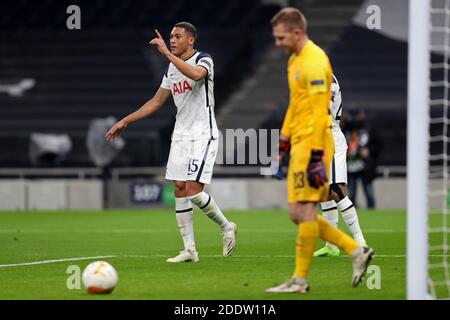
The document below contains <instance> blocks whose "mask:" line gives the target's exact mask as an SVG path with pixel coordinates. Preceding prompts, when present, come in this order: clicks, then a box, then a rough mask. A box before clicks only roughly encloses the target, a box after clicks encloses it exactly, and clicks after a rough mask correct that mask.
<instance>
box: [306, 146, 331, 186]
mask: <svg viewBox="0 0 450 320" xmlns="http://www.w3.org/2000/svg"><path fill="white" fill-rule="evenodd" d="M306 177H307V179H308V182H309V185H310V186H311V187H313V188H315V189H319V187H321V186H323V185H324V184H325V183H326V182H327V181H328V178H327V170H326V168H325V164H324V163H323V151H322V150H311V159H310V160H309V164H308V169H306Z"/></svg>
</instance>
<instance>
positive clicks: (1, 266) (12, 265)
mask: <svg viewBox="0 0 450 320" xmlns="http://www.w3.org/2000/svg"><path fill="white" fill-rule="evenodd" d="M115 257H116V256H97V257H81V258H67V259H56V260H43V261H34V262H24V263H13V264H0V268H6V267H19V266H34V265H39V264H49V263H58V262H66V261H81V260H93V259H104V258H115Z"/></svg>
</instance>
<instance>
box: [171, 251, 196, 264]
mask: <svg viewBox="0 0 450 320" xmlns="http://www.w3.org/2000/svg"><path fill="white" fill-rule="evenodd" d="M198 260H199V259H198V253H197V252H191V251H188V250H184V251H180V254H179V255H177V256H176V257H173V258H169V259H167V260H166V262H170V263H179V262H197V261H198Z"/></svg>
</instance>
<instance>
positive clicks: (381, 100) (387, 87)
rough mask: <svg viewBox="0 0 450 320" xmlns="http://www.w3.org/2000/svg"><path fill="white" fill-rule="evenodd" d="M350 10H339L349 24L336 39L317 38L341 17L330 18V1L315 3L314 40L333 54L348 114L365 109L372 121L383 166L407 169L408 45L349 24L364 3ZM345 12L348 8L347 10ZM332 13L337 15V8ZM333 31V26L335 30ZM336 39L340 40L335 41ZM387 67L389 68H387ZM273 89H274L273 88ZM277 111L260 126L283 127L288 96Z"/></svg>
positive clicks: (352, 3) (353, 4)
mask: <svg viewBox="0 0 450 320" xmlns="http://www.w3.org/2000/svg"><path fill="white" fill-rule="evenodd" d="M346 3H347V4H348V7H347V8H345V6H339V7H340V8H341V11H340V12H341V14H342V15H344V14H347V15H349V16H348V18H347V19H344V20H343V21H347V24H346V25H345V24H344V25H340V31H339V32H337V34H336V36H327V38H325V39H320V37H319V38H318V40H316V39H315V35H317V36H319V35H323V34H327V32H325V30H324V29H323V28H325V25H326V26H328V27H329V26H330V24H328V23H327V24H324V25H323V26H322V24H321V22H320V21H321V20H320V19H319V16H321V17H322V19H323V20H322V21H326V19H327V18H328V19H332V21H334V24H335V25H336V26H337V25H338V21H339V19H337V18H334V17H333V18H332V17H330V16H327V14H328V13H327V10H320V9H321V8H322V9H324V8H326V5H331V1H329V0H318V1H315V2H314V3H313V5H312V6H314V8H313V10H311V8H307V11H306V13H307V15H308V10H309V12H311V11H312V12H313V13H314V15H315V19H314V20H315V21H317V22H316V23H315V24H312V25H310V35H311V38H312V39H313V40H314V41H316V42H318V43H319V44H321V43H322V46H323V47H324V48H325V49H326V50H327V51H328V52H329V56H330V58H331V60H332V64H333V69H334V73H335V74H336V76H337V77H338V79H339V82H340V85H341V88H342V96H343V108H344V110H347V111H351V110H357V109H364V110H366V112H367V116H368V121H369V122H370V123H371V125H372V126H373V127H376V129H377V132H378V133H379V138H380V141H381V143H382V150H383V151H382V153H381V154H380V159H379V160H380V165H385V166H398V165H401V166H404V165H406V117H405V112H406V81H405V79H406V77H407V73H406V71H407V44H406V43H405V42H402V41H397V40H393V39H390V38H388V37H386V36H383V35H381V34H379V33H376V32H373V31H371V30H368V29H366V28H362V27H359V26H356V25H352V24H351V23H350V24H349V23H348V21H349V17H351V15H352V10H353V13H355V12H356V11H357V9H358V4H360V3H361V1H351V0H348V1H346ZM344 8H345V9H344ZM334 12H339V10H338V11H336V10H334V11H333V14H334ZM332 29H333V28H332ZM333 39H338V40H339V41H334V40H333ZM386 66H389V67H388V68H386ZM274 87H276V86H275V85H274ZM273 102H274V103H276V107H275V108H274V109H275V110H274V111H273V112H271V113H270V114H269V115H268V116H267V118H266V121H264V122H262V124H260V127H262V128H279V127H280V125H281V123H282V121H283V118H284V114H285V111H286V107H287V102H288V98H287V94H286V95H285V96H284V98H280V99H278V101H276V100H274V101H273Z"/></svg>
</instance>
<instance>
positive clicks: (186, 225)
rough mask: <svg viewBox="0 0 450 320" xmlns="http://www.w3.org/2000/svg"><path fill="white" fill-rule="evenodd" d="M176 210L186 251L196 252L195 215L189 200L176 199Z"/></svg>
mask: <svg viewBox="0 0 450 320" xmlns="http://www.w3.org/2000/svg"><path fill="white" fill-rule="evenodd" d="M175 210H176V218H177V223H178V229H179V230H180V234H181V237H182V238H183V243H184V250H189V251H191V252H196V249H195V240H194V223H193V221H192V220H193V217H194V214H193V211H192V204H191V201H190V200H189V198H175Z"/></svg>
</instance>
